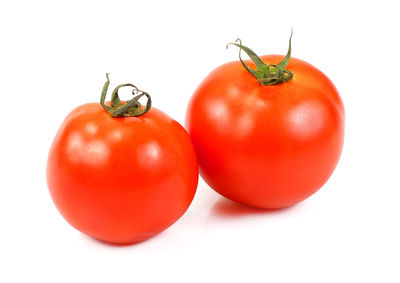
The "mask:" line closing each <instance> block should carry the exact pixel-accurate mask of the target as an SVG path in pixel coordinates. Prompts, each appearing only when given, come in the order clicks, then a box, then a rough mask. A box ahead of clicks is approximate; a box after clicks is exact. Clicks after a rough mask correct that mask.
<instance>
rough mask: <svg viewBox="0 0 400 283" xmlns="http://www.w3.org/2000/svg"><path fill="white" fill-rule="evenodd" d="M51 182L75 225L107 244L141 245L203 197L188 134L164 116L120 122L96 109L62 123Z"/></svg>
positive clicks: (65, 214)
mask: <svg viewBox="0 0 400 283" xmlns="http://www.w3.org/2000/svg"><path fill="white" fill-rule="evenodd" d="M47 181H48V187H49V190H50V194H51V197H52V199H53V201H54V203H55V205H56V206H57V208H58V210H59V211H60V213H61V214H62V216H63V217H64V218H65V219H66V220H67V221H68V222H69V223H70V224H71V225H72V226H73V227H75V228H76V229H78V230H80V231H81V232H83V233H85V234H87V235H90V236H92V237H94V238H96V239H99V240H102V241H106V242H111V243H134V242H138V241H142V240H145V239H147V238H149V237H152V236H153V235H155V234H157V233H159V232H161V231H163V230H164V229H166V228H167V227H168V226H170V225H171V224H173V223H174V222H175V221H176V220H178V219H179V218H180V217H181V216H182V215H183V213H184V212H185V211H186V210H187V208H188V207H189V205H190V203H191V201H192V199H193V197H194V194H195V191H196V187H197V181H198V164H197V158H196V155H195V150H194V148H193V145H192V143H191V140H190V137H189V135H188V134H187V133H186V131H185V129H184V128H183V127H182V126H181V125H180V124H179V123H178V122H176V121H174V120H173V119H171V118H170V117H169V116H167V115H166V114H164V113H163V112H161V111H160V110H158V109H156V108H151V109H150V111H148V112H147V113H145V114H143V115H141V116H138V117H123V118H113V117H111V116H110V114H109V113H107V111H106V110H105V109H104V108H103V107H102V106H101V105H100V104H99V103H89V104H84V105H82V106H79V107H78V108H76V109H75V110H73V111H72V112H71V113H70V114H69V115H68V116H67V117H66V119H65V120H64V122H63V123H62V125H61V127H60V129H59V131H58V133H57V135H56V137H55V139H54V142H53V144H52V146H51V150H50V154H49V158H48V166H47Z"/></svg>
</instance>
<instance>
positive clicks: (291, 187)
mask: <svg viewBox="0 0 400 283" xmlns="http://www.w3.org/2000/svg"><path fill="white" fill-rule="evenodd" d="M235 45H236V46H237V47H239V48H240V49H239V50H243V51H245V52H246V53H247V54H248V55H249V56H250V58H251V59H252V60H254V61H255V62H253V61H250V60H247V61H242V59H241V57H240V61H235V62H230V63H226V64H224V65H222V66H220V67H218V68H216V69H215V70H214V71H212V72H211V73H210V74H209V75H208V76H207V77H206V78H205V79H204V81H203V82H202V83H201V84H200V85H199V86H198V88H197V89H196V90H195V92H194V94H193V96H192V98H191V100H190V102H189V106H188V109H187V114H186V122H185V125H186V128H187V129H188V132H189V134H190V136H191V138H192V141H193V143H194V145H195V148H196V151H197V156H198V159H199V166H200V174H201V176H202V177H203V179H204V180H205V181H206V182H207V183H208V185H209V186H210V187H211V188H213V189H214V190H215V191H217V192H218V193H220V194H221V195H223V196H225V197H226V198H229V199H231V200H234V201H237V202H240V203H243V204H246V205H249V206H254V207H258V208H265V209H277V208H283V207H288V206H291V205H293V204H295V203H298V202H300V201H302V200H304V199H306V198H307V197H309V196H310V195H312V194H313V193H314V192H316V191H317V190H318V189H319V188H320V187H321V186H322V185H323V184H324V183H325V182H326V181H327V180H328V178H329V177H330V176H331V174H332V172H333V171H334V169H335V167H336V165H337V163H338V160H339V157H340V155H341V151H342V147H343V139H344V116H345V115H344V107H343V103H342V101H341V98H340V96H339V93H338V91H337V89H336V88H335V86H334V85H333V83H332V82H331V81H330V80H329V79H328V77H327V76H326V75H324V74H323V73H322V72H321V71H319V70H318V69H317V68H315V67H314V66H312V65H310V64H309V63H307V62H305V61H302V60H300V59H296V58H290V51H291V47H290V45H289V51H288V54H287V55H286V56H285V57H284V56H280V55H266V56H262V57H261V58H260V57H258V56H257V55H256V54H255V53H254V52H253V51H252V50H251V49H249V48H247V47H245V46H243V45H242V44H241V42H240V44H235ZM239 56H240V53H239ZM289 59H290V60H289ZM263 62H264V63H263ZM279 62H280V63H279ZM287 63H288V64H287ZM262 64H264V65H262ZM243 67H245V68H243ZM285 68H287V69H285ZM255 77H256V78H258V80H257V79H256V78H255Z"/></svg>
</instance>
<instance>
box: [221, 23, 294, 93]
mask: <svg viewBox="0 0 400 283" xmlns="http://www.w3.org/2000/svg"><path fill="white" fill-rule="evenodd" d="M292 35H293V30H292V32H291V34H290V38H289V49H288V51H287V53H286V56H285V58H283V60H282V61H281V62H280V63H279V64H277V65H273V64H270V65H267V64H265V63H264V62H263V61H262V60H261V59H260V57H258V56H257V54H256V53H255V52H254V51H253V50H251V49H250V48H249V47H247V46H244V45H242V41H241V40H240V39H239V38H238V39H237V40H236V41H235V42H233V43H228V45H227V46H226V48H228V46H229V45H235V46H237V47H239V60H240V62H241V63H242V65H243V67H244V68H245V69H246V71H248V72H249V73H250V74H251V75H252V76H253V77H255V78H256V79H257V80H258V82H259V83H260V84H261V85H263V86H265V85H277V84H281V83H284V82H287V81H289V80H291V79H292V78H293V73H292V72H291V71H289V70H285V69H286V67H287V65H288V64H289V60H290V55H291V52H292ZM242 50H243V51H244V52H246V54H247V55H248V56H249V57H250V59H251V60H252V61H253V62H254V63H255V65H256V69H251V68H250V67H249V66H247V65H246V63H245V62H244V61H243V60H242V56H241V51H242Z"/></svg>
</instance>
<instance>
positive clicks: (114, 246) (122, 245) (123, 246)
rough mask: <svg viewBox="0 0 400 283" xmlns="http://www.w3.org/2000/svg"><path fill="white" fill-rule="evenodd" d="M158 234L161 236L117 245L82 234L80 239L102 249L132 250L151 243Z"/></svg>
mask: <svg viewBox="0 0 400 283" xmlns="http://www.w3.org/2000/svg"><path fill="white" fill-rule="evenodd" d="M160 234H162V232H161V233H158V234H156V235H154V236H152V237H150V238H147V239H144V240H140V241H137V242H133V243H123V244H118V243H110V242H106V241H103V240H100V239H96V238H93V237H91V236H88V235H86V234H84V233H81V235H82V237H83V238H85V240H86V241H89V242H91V243H94V244H97V245H101V246H104V247H110V248H117V249H118V248H127V247H132V248H133V247H137V246H140V245H142V244H143V243H147V242H151V241H152V240H153V239H154V238H157V237H158V236H159V235H160Z"/></svg>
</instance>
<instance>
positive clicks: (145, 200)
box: [47, 41, 344, 243]
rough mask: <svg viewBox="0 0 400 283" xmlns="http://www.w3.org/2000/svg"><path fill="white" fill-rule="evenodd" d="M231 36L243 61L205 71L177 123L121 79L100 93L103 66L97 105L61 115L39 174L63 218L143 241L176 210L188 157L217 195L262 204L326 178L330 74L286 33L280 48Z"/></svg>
mask: <svg viewBox="0 0 400 283" xmlns="http://www.w3.org/2000/svg"><path fill="white" fill-rule="evenodd" d="M232 44H233V45H235V46H237V47H239V50H240V51H242V50H243V51H244V52H246V53H247V54H248V55H249V57H250V58H251V60H252V61H243V60H242V58H241V54H240V53H239V58H240V60H239V61H235V62H230V63H227V64H224V65H222V66H220V67H218V68H217V69H215V70H214V71H213V72H211V73H210V74H209V75H208V77H207V78H206V79H205V80H204V81H203V82H202V83H201V84H200V86H199V87H198V88H197V89H196V91H195V93H194V94H193V96H192V98H191V100H190V103H189V106H188V109H187V115H186V128H187V131H188V132H186V131H185V129H184V128H183V127H182V126H181V125H180V124H179V123H178V122H176V121H174V120H173V119H171V118H170V117H169V116H168V115H166V114H165V113H163V112H161V111H160V110H158V109H156V108H154V107H153V108H151V97H150V95H148V94H147V93H146V92H143V91H140V90H139V89H138V88H137V87H135V86H134V85H132V84H124V85H120V86H118V87H117V88H115V90H114V91H113V93H112V95H111V101H110V102H109V103H106V102H105V97H106V93H107V89H108V86H109V79H108V75H107V82H106V84H105V85H104V88H103V92H102V96H101V102H100V104H99V103H89V104H84V105H81V106H79V107H78V108H76V109H75V110H73V111H72V112H71V113H70V114H69V115H68V116H67V117H66V119H65V120H64V122H63V124H62V125H61V127H60V129H59V131H58V133H57V135H56V137H55V139H54V141H53V144H52V146H51V149H50V153H49V159H48V167H47V181H48V187H49V191H50V194H51V196H52V199H53V201H54V203H55V204H56V206H57V208H58V210H59V211H60V212H61V214H62V215H63V217H64V218H65V219H66V220H67V221H68V222H69V223H70V224H71V225H72V226H73V227H75V228H76V229H78V230H80V231H82V232H83V233H86V234H88V235H90V236H92V237H94V238H96V239H100V240H103V241H107V242H112V243H134V242H139V241H142V240H145V239H147V238H149V237H151V236H153V235H155V234H157V233H159V232H161V231H163V230H164V229H166V228H167V227H168V226H170V225H172V224H173V223H174V222H175V221H176V220H178V219H179V218H180V217H181V216H182V215H183V214H184V212H185V211H186V210H187V208H188V207H189V205H190V203H191V201H192V199H193V197H194V195H195V191H196V187H197V183H198V171H199V170H198V168H199V167H200V174H201V176H202V177H203V179H204V180H205V181H206V182H207V183H208V184H209V185H210V187H212V188H213V189H214V190H216V191H217V192H218V193H220V194H221V195H223V196H225V197H227V198H229V199H232V200H234V201H237V202H240V203H243V204H246V205H250V206H254V207H259V208H266V209H275V208H282V207H287V206H290V205H293V204H295V203H297V202H299V201H301V200H303V199H305V198H307V197H308V196H310V195H311V194H313V193H314V192H315V191H317V190H318V189H319V188H320V187H321V186H322V185H323V184H324V183H325V182H326V181H327V180H328V178H329V177H330V175H331V174H332V172H333V170H334V168H335V166H336V164H337V162H338V160H339V157H340V154H341V150H342V146H343V138H344V108H343V104H342V102H341V99H340V97H339V94H338V92H337V90H336V88H335V87H334V85H333V84H332V82H331V81H330V80H329V79H328V78H327V77H326V76H325V75H324V74H323V73H322V72H320V71H319V70H318V69H316V68H315V67H313V66H312V65H310V64H308V63H306V62H304V61H301V60H299V59H295V58H290V56H291V45H290V41H289V50H288V53H287V55H286V56H278V55H268V56H262V57H258V56H257V55H256V54H255V53H254V52H253V51H252V50H251V49H250V48H248V47H246V46H243V45H242V43H241V42H240V41H237V42H236V43H232ZM240 51H239V52H240ZM243 67H244V68H243ZM121 87H132V89H133V91H132V94H133V95H134V97H133V98H132V99H131V100H128V101H127V102H122V101H121V100H120V98H119V96H118V90H119V89H120V88H121ZM143 96H146V97H147V103H146V105H145V106H143V105H141V104H140V103H139V99H140V98H141V97H143ZM188 133H189V134H188Z"/></svg>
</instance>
